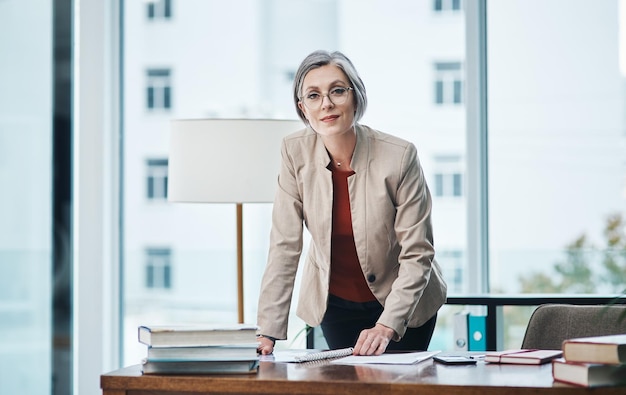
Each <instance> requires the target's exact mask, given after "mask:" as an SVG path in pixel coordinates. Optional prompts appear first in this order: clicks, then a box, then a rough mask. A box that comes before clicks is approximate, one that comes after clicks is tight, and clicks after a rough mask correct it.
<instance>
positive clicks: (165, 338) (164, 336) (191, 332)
mask: <svg viewBox="0 0 626 395" xmlns="http://www.w3.org/2000/svg"><path fill="white" fill-rule="evenodd" d="M256 331H257V327H256V326H253V325H246V324H234V325H190V326H162V325H161V326H156V325H155V326H147V325H142V326H140V327H139V329H138V332H139V333H138V337H139V342H140V343H143V344H145V345H148V346H151V347H192V346H219V345H234V344H249V343H256Z"/></svg>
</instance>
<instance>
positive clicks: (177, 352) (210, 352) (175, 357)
mask: <svg viewBox="0 0 626 395" xmlns="http://www.w3.org/2000/svg"><path fill="white" fill-rule="evenodd" d="M257 347H258V344H257V343H249V344H235V345H228V346H194V347H148V355H147V357H148V359H149V360H154V361H156V360H163V361H210V360H221V361H223V360H231V359H232V360H241V359H254V358H256V356H257Z"/></svg>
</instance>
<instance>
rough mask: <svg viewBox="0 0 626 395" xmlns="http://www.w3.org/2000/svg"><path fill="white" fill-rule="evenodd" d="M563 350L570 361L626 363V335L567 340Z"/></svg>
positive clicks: (564, 355)
mask: <svg viewBox="0 0 626 395" xmlns="http://www.w3.org/2000/svg"><path fill="white" fill-rule="evenodd" d="M562 348H563V357H564V358H565V359H566V360H568V361H573V362H591V363H612V364H623V363H626V334H624V335H609V336H593V337H579V338H575V339H567V340H565V341H564V342H563V347H562Z"/></svg>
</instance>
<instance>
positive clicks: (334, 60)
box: [293, 50, 367, 125]
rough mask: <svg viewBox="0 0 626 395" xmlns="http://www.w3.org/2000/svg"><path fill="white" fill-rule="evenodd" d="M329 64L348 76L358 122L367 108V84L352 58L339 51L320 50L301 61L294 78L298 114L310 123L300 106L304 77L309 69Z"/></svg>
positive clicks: (355, 119) (294, 94) (294, 96)
mask: <svg viewBox="0 0 626 395" xmlns="http://www.w3.org/2000/svg"><path fill="white" fill-rule="evenodd" d="M328 64H333V65H335V66H337V67H339V68H340V69H341V70H342V71H343V72H344V74H345V75H346V77H348V80H349V82H350V86H351V87H352V88H353V89H354V122H355V123H356V122H358V121H359V120H360V119H361V118H362V117H363V114H365V109H366V108H367V94H366V92H365V85H364V84H363V81H362V80H361V77H359V74H358V73H357V71H356V68H355V67H354V65H353V64H352V62H351V61H350V59H348V57H347V56H346V55H344V54H342V53H341V52H339V51H334V52H329V51H322V50H318V51H315V52H312V53H311V54H309V55H308V56H307V57H306V58H304V60H303V61H302V63H300V67H298V71H297V72H296V76H295V78H294V80H293V100H294V102H295V104H296V111H297V113H298V116H299V117H300V119H302V121H304V123H305V124H306V125H308V124H309V121H308V120H307V119H306V117H305V116H304V113H303V112H302V110H300V108H299V107H298V102H299V101H300V97H301V92H302V84H303V83H304V77H306V75H307V74H308V73H309V71H311V70H313V69H316V68H318V67H322V66H326V65H328Z"/></svg>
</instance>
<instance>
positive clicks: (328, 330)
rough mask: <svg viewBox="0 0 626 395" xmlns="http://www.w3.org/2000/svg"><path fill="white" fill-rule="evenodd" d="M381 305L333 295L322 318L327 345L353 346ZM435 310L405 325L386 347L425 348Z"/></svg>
mask: <svg viewBox="0 0 626 395" xmlns="http://www.w3.org/2000/svg"><path fill="white" fill-rule="evenodd" d="M382 311H383V306H382V305H381V304H380V303H378V301H373V302H365V303H356V302H351V301H348V300H345V299H341V298H339V297H337V296H334V295H329V297H328V308H327V310H326V314H325V315H324V318H323V319H322V324H321V327H322V332H323V333H324V338H325V339H326V343H327V344H328V347H329V348H330V349H337V348H346V347H353V346H354V345H355V344H356V341H357V339H358V338H359V334H360V333H361V331H362V330H363V329H367V328H372V327H373V326H374V325H375V324H376V321H377V320H378V318H379V317H380V314H381V313H382ZM436 322H437V314H435V315H434V316H433V317H432V318H431V319H429V320H428V321H426V323H425V324H424V325H422V326H420V327H418V328H407V330H406V333H405V334H404V336H403V337H402V339H400V341H399V342H395V341H393V340H392V341H390V342H389V345H388V346H387V350H402V351H426V350H428V345H429V344H430V339H431V338H432V336H433V331H434V330H435V323H436Z"/></svg>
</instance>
